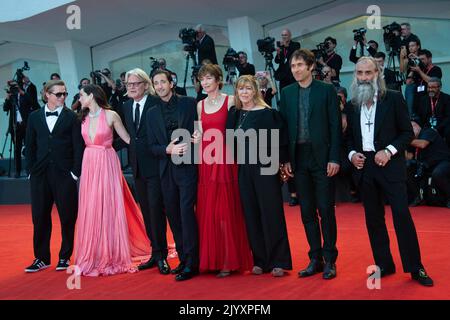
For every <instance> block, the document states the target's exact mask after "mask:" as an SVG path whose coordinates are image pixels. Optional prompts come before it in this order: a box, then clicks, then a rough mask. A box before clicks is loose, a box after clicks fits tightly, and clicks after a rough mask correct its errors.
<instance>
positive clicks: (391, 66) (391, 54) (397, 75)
mask: <svg viewBox="0 0 450 320" xmlns="http://www.w3.org/2000/svg"><path fill="white" fill-rule="evenodd" d="M399 54H400V53H399V52H396V51H395V50H393V49H392V50H391V51H389V60H388V64H387V68H388V69H390V70H392V71H394V73H395V82H396V86H398V87H399V88H400V87H401V86H402V84H403V83H404V81H405V79H404V75H403V74H401V73H400V71H399V70H397V67H396V65H395V60H396V58H398V57H399Z"/></svg>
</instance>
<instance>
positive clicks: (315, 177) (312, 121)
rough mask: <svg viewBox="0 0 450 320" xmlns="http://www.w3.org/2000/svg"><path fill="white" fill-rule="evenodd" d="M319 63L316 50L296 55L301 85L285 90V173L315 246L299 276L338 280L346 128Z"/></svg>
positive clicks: (282, 105) (294, 66)
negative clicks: (338, 194) (339, 182)
mask: <svg viewBox="0 0 450 320" xmlns="http://www.w3.org/2000/svg"><path fill="white" fill-rule="evenodd" d="M314 62H315V57H314V53H312V52H311V51H310V50H306V49H299V50H297V51H295V52H294V53H293V54H292V57H291V61H290V64H291V70H292V74H293V75H294V78H295V80H296V81H297V83H293V84H291V85H289V86H287V87H286V88H284V89H283V91H282V92H281V103H280V112H281V114H282V116H283V117H284V119H285V121H286V123H287V126H288V132H289V155H290V162H289V163H286V164H284V166H283V171H284V173H285V175H286V176H289V177H293V178H294V179H295V183H296V187H297V192H298V197H299V200H300V207H301V216H302V222H303V225H304V227H305V231H306V237H307V239H308V243H309V246H310V250H309V253H308V255H309V258H310V259H311V261H310V263H309V265H308V267H307V268H306V269H304V270H301V271H300V272H299V276H300V277H307V276H311V275H313V274H316V273H317V272H320V271H322V270H323V278H324V279H333V278H334V277H336V264H335V263H336V259H337V255H338V251H337V248H336V238H337V227H336V217H335V212H334V196H335V189H334V176H335V175H336V174H337V173H338V171H339V168H340V159H341V156H340V154H341V135H342V124H341V115H340V112H339V104H338V97H337V93H336V89H335V88H334V86H333V85H332V84H328V83H324V82H322V81H318V80H313V77H312V71H313V69H314ZM318 214H319V216H320V218H321V219H320V222H321V227H322V234H321V232H320V225H319V219H318V216H317V215H318ZM322 236H323V247H322ZM323 260H325V265H324V262H323Z"/></svg>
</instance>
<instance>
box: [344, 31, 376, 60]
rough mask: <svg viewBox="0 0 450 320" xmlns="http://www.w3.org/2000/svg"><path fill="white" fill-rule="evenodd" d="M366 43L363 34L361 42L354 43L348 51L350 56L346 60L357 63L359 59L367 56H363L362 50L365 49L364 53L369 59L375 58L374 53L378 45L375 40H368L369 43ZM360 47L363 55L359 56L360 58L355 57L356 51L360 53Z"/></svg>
mask: <svg viewBox="0 0 450 320" xmlns="http://www.w3.org/2000/svg"><path fill="white" fill-rule="evenodd" d="M366 41H367V40H366V35H365V34H364V36H363V41H362V42H358V41H355V44H354V45H353V47H352V48H351V49H350V55H349V57H348V59H349V60H350V61H351V62H353V63H356V62H358V59H359V58H361V57H362V56H366V55H367V54H364V49H365V51H367V53H368V55H370V56H371V57H373V56H375V53H377V52H378V43H377V42H376V41H375V40H370V41H369V42H366ZM361 47H362V48H363V54H362V55H361V57H357V56H356V51H358V50H359V51H361Z"/></svg>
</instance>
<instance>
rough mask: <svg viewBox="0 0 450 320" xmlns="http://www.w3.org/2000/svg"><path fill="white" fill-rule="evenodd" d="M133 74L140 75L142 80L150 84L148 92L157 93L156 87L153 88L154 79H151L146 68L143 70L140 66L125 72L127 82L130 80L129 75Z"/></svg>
mask: <svg viewBox="0 0 450 320" xmlns="http://www.w3.org/2000/svg"><path fill="white" fill-rule="evenodd" d="M131 75H133V76H136V77H138V78H139V79H141V80H142V81H144V82H145V83H147V84H148V90H147V91H146V93H147V94H150V95H153V96H154V95H155V89H154V88H153V85H152V81H151V80H150V78H149V76H148V74H147V73H146V72H145V71H144V70H142V69H140V68H135V69H132V70H130V71H128V72H127V73H126V74H125V82H128V77H129V76H131Z"/></svg>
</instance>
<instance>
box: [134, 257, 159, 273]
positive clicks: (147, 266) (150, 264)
mask: <svg viewBox="0 0 450 320" xmlns="http://www.w3.org/2000/svg"><path fill="white" fill-rule="evenodd" d="M157 262H158V261H157V260H156V258H153V257H151V258H150V260H148V261H147V262H144V263H141V264H140V265H138V270H139V271H142V270H146V269H151V268H153V267H156V264H157Z"/></svg>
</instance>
